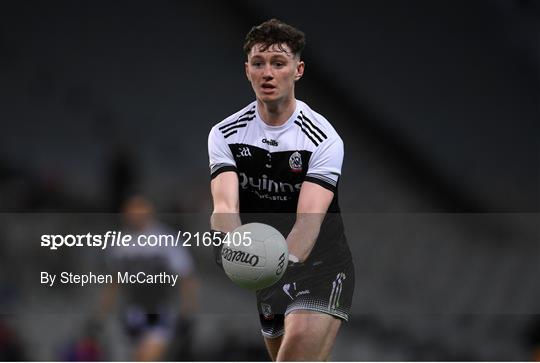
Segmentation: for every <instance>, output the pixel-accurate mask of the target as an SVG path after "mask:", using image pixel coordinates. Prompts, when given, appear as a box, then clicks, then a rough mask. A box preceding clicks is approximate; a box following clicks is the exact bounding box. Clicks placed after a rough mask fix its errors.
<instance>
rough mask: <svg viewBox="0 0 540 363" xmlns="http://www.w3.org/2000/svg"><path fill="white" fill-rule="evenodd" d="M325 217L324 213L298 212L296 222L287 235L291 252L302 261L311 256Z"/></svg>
mask: <svg viewBox="0 0 540 363" xmlns="http://www.w3.org/2000/svg"><path fill="white" fill-rule="evenodd" d="M323 219H324V215H321V214H318V213H303V214H297V216H296V222H295V224H294V226H293V228H292V230H291V232H290V233H289V235H288V236H287V245H288V247H289V254H291V255H294V256H295V257H297V258H298V259H299V261H300V262H304V261H305V260H306V259H307V258H308V257H309V254H310V253H311V251H312V250H313V247H314V246H315V241H317V237H318V236H319V231H320V230H321V224H322V221H323Z"/></svg>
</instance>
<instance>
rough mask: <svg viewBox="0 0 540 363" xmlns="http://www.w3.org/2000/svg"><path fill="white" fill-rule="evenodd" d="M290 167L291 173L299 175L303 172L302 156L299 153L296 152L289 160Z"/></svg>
mask: <svg viewBox="0 0 540 363" xmlns="http://www.w3.org/2000/svg"><path fill="white" fill-rule="evenodd" d="M289 166H290V167H291V171H293V172H295V173H299V172H301V171H302V155H300V153H299V152H298V151H295V152H294V153H293V154H292V155H291V157H290V158H289Z"/></svg>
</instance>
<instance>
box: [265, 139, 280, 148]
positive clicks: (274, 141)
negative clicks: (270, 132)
mask: <svg viewBox="0 0 540 363" xmlns="http://www.w3.org/2000/svg"><path fill="white" fill-rule="evenodd" d="M262 142H263V144H268V145H270V146H278V142H277V141H276V140H268V139H262Z"/></svg>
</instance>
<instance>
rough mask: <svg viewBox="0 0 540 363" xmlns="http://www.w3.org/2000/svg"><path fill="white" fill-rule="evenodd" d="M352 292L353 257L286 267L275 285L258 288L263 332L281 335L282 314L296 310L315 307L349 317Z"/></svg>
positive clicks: (282, 329) (283, 315) (331, 313)
mask: <svg viewBox="0 0 540 363" xmlns="http://www.w3.org/2000/svg"><path fill="white" fill-rule="evenodd" d="M353 292H354V265H353V263H352V261H349V262H347V263H341V264H332V265H330V264H329V263H328V264H325V263H324V262H323V261H315V262H312V263H310V264H309V265H307V266H302V267H300V268H298V269H297V270H296V271H287V272H286V273H285V276H283V278H282V279H281V280H280V281H279V282H278V283H277V284H275V285H273V286H270V287H269V288H266V289H263V290H260V291H258V292H257V306H258V309H259V317H260V320H261V327H262V329H261V331H262V334H263V335H264V336H265V337H267V338H277V337H279V336H281V335H283V333H284V332H285V331H284V321H285V316H286V315H287V314H289V313H290V312H292V311H295V310H310V311H318V312H321V313H324V314H329V315H332V316H335V317H337V318H339V319H342V320H345V321H347V320H349V311H350V309H351V304H352V298H353Z"/></svg>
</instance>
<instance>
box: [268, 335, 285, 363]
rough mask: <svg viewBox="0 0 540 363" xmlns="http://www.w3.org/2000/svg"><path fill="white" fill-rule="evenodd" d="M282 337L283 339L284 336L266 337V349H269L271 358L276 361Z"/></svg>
mask: <svg viewBox="0 0 540 363" xmlns="http://www.w3.org/2000/svg"><path fill="white" fill-rule="evenodd" d="M282 339H283V336H279V337H276V338H267V337H264V344H265V345H266V349H267V350H268V354H269V355H270V358H271V359H272V360H273V361H274V362H275V361H276V359H277V356H278V352H279V348H280V346H281V340H282Z"/></svg>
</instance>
